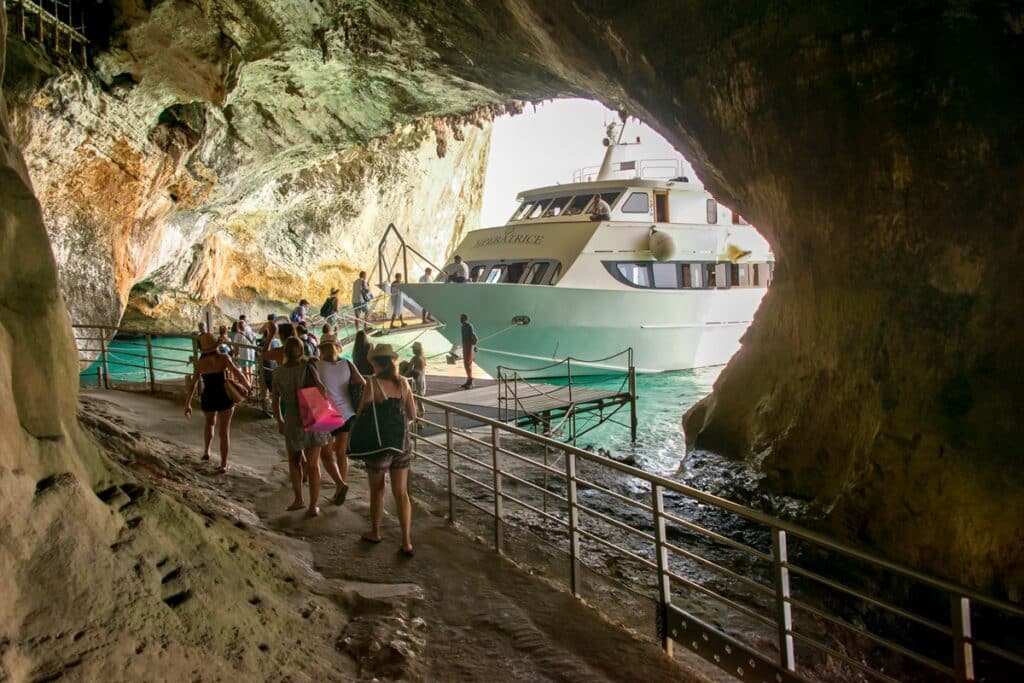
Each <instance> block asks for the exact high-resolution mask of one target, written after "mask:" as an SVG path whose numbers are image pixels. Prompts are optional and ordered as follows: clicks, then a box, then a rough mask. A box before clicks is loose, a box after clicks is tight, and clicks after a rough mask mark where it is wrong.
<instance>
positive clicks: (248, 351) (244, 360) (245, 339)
mask: <svg viewBox="0 0 1024 683" xmlns="http://www.w3.org/2000/svg"><path fill="white" fill-rule="evenodd" d="M231 341H232V342H234V344H235V350H236V351H237V352H238V354H237V357H238V364H239V365H240V366H241V367H242V372H244V373H245V376H246V378H247V379H248V380H249V381H250V382H252V380H253V367H254V366H255V365H256V349H255V348H252V347H253V346H254V345H255V344H256V337H255V336H254V335H253V333H252V331H251V330H250V329H249V325H248V323H246V322H245V321H244V320H243V321H239V323H238V329H236V330H235V334H234V335H233V336H232V337H231ZM242 345H244V346H242ZM246 347H248V348H246Z"/></svg>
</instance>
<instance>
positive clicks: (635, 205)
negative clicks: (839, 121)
mask: <svg viewBox="0 0 1024 683" xmlns="http://www.w3.org/2000/svg"><path fill="white" fill-rule="evenodd" d="M650 212H651V196H650V195H649V194H647V193H646V192H634V193H632V194H631V195H629V198H628V199H626V201H624V202H623V203H622V213H650Z"/></svg>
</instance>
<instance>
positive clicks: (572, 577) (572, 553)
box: [565, 451, 580, 598]
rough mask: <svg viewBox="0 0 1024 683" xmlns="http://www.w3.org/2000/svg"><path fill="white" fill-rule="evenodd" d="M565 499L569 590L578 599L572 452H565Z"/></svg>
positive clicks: (577, 511)
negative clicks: (567, 513) (567, 510)
mask: <svg viewBox="0 0 1024 683" xmlns="http://www.w3.org/2000/svg"><path fill="white" fill-rule="evenodd" d="M565 497H566V500H567V501H568V505H569V588H570V590H571V591H572V594H573V597H577V598H578V597H579V596H580V586H579V572H578V571H577V569H578V567H577V561H576V559H577V558H578V557H579V544H580V535H579V532H577V531H576V529H577V528H578V527H579V522H580V517H579V510H577V509H576V454H575V453H573V452H572V451H565Z"/></svg>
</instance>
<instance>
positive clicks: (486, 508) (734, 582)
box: [413, 398, 1024, 682]
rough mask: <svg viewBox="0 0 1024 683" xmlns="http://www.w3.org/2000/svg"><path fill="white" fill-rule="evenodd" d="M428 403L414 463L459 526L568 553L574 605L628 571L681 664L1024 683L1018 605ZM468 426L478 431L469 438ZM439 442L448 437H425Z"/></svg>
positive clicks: (799, 676)
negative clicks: (472, 523)
mask: <svg viewBox="0 0 1024 683" xmlns="http://www.w3.org/2000/svg"><path fill="white" fill-rule="evenodd" d="M420 400H422V402H423V403H424V404H425V406H427V411H428V412H427V414H426V415H425V416H423V417H420V418H418V419H417V430H416V432H417V433H416V434H414V435H413V452H414V455H415V456H416V457H417V458H418V459H419V460H421V461H422V462H426V463H429V464H430V465H431V467H432V468H436V469H435V473H436V474H437V475H439V476H438V477H437V478H436V479H434V478H431V479H432V480H433V481H435V482H436V483H437V484H438V485H439V486H440V487H441V489H442V491H443V495H446V497H447V503H448V518H449V520H450V521H451V522H453V523H454V522H455V521H456V520H457V519H458V520H466V519H470V518H472V520H476V521H477V522H479V521H480V520H483V522H484V523H485V524H487V525H488V526H490V527H491V530H492V534H493V543H494V547H495V549H496V550H497V551H498V552H505V549H506V530H507V529H510V528H517V529H526V530H528V531H529V532H530V533H531V534H533V535H534V536H536V537H537V538H540V539H541V540H544V541H547V542H549V543H552V544H554V545H556V546H557V547H558V548H559V549H560V550H561V551H563V552H565V553H566V554H567V555H568V579H567V583H568V588H569V590H570V591H571V592H572V594H573V595H574V596H578V597H579V596H581V594H582V592H583V591H584V590H586V589H587V586H586V585H585V584H586V582H585V581H584V578H583V576H584V571H583V570H584V569H586V570H587V571H588V572H596V573H597V574H600V575H602V576H603V577H605V578H606V579H607V580H608V581H612V579H613V577H611V576H610V574H609V571H608V569H607V568H608V566H610V565H614V566H615V567H616V570H617V572H618V573H620V574H625V575H627V576H629V577H630V581H629V585H627V586H625V590H627V591H629V592H631V593H639V594H640V595H642V596H643V597H644V598H647V599H649V600H650V603H649V604H651V606H652V607H653V609H654V613H655V622H656V627H657V628H656V632H657V636H658V638H659V639H660V641H661V644H662V646H663V647H664V649H665V650H666V651H667V652H669V653H670V654H671V653H672V650H673V645H674V644H680V645H682V646H683V647H685V648H688V649H690V650H692V651H694V652H696V653H697V654H699V655H701V656H702V657H704V658H706V659H708V660H709V661H711V662H713V663H715V664H716V665H718V666H719V667H721V668H722V669H724V670H726V671H728V672H730V673H731V674H732V675H733V676H736V677H737V678H739V679H740V680H744V681H778V682H781V681H804V680H857V679H862V680H882V681H897V680H960V681H973V680H987V681H994V680H1015V681H1016V680H1024V678H1022V677H1024V638H1021V634H1024V608H1022V607H1021V606H1020V605H1017V604H1013V603H1010V602H1008V601H1005V600H1001V599H998V598H994V597H991V596H988V595H985V594H983V593H982V592H980V591H976V590H973V589H970V588H967V587H965V586H961V585H958V584H956V583H954V582H951V581H947V580H944V579H941V578H937V577H933V576H930V575H928V574H926V573H924V572H921V571H918V570H916V569H913V568H911V567H908V566H905V565H902V564H899V563H897V562H893V561H891V560H888V559H885V558H883V557H881V556H878V555H875V554H874V553H871V552H869V551H866V550H862V549H859V548H856V547H854V546H851V545H849V544H846V543H843V542H840V541H837V540H834V539H832V538H829V537H827V536H825V535H823V534H821V533H819V532H815V531H811V530H809V529H805V528H803V527H800V526H798V525H796V524H793V523H791V522H788V521H785V520H782V519H778V518H775V517H772V516H770V515H767V514H764V513H762V512H759V511H756V510H753V509H750V508H747V507H745V506H743V505H739V504H737V503H734V502H731V501H729V500H726V499H723V498H720V497H717V496H714V495H711V494H709V493H706V492H704V491H701V490H699V489H696V488H693V487H690V486H687V485H685V484H682V483H680V482H678V481H673V480H671V479H667V478H665V477H661V476H658V475H655V474H651V473H649V472H645V471H643V470H640V469H637V468H635V467H631V466H629V465H626V464H623V463H620V462H617V461H615V460H612V459H609V458H604V457H601V456H599V455H596V454H594V453H591V452H589V451H586V450H583V449H580V448H576V447H574V446H571V445H568V444H565V443H563V442H560V441H556V440H554V439H550V438H547V437H544V436H540V435H537V434H534V433H533V432H530V431H527V430H524V429H520V428H517V427H514V426H510V425H506V424H504V423H502V422H501V421H499V420H493V419H489V418H486V417H483V416H480V415H476V414H474V413H472V412H470V411H467V410H464V409H461V408H457V407H455V406H452V405H449V404H445V403H441V402H438V401H435V400H433V399H429V398H422V399H420ZM456 416H458V417H459V418H461V419H460V422H461V423H463V424H465V421H466V420H467V419H468V420H469V421H470V424H473V425H476V427H474V428H470V429H467V428H456V427H455V426H454V418H455V417H456ZM427 427H432V428H436V429H437V430H440V433H437V432H432V436H424V435H422V434H421V433H420V432H425V431H431V430H426V429H423V428H427ZM513 442H514V444H513ZM541 451H542V452H543V455H542V456H541V455H538V453H540V452H541ZM552 454H555V456H556V457H555V458H554V460H553V461H552V459H551V456H552ZM559 461H561V464H560V465H559V464H558V463H559ZM425 474H427V476H428V477H429V473H425ZM481 515H485V517H481ZM710 526H715V527H716V528H717V529H719V530H718V531H715V530H712V529H711V528H708V527H710ZM603 557H608V558H611V559H609V560H608V561H601V558H603ZM595 558H597V561H595ZM610 596H612V597H614V594H613V593H611V592H609V591H608V590H596V589H595V590H594V591H593V595H590V596H587V599H588V601H590V602H592V603H597V604H598V605H599V606H601V607H603V608H606V609H607V608H609V607H613V608H614V607H615V605H614V604H612V603H614V600H613V599H610ZM602 601H603V602H602Z"/></svg>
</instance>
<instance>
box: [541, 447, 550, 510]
mask: <svg viewBox="0 0 1024 683" xmlns="http://www.w3.org/2000/svg"><path fill="white" fill-rule="evenodd" d="M548 451H549V449H548V445H547V444H544V495H543V496H541V508H542V509H543V510H544V512H547V511H548Z"/></svg>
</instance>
